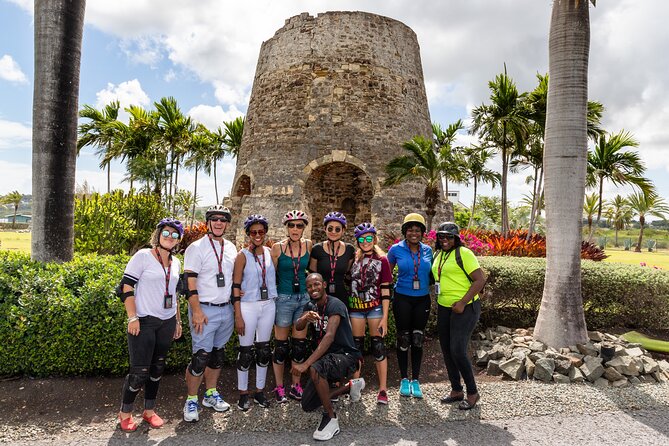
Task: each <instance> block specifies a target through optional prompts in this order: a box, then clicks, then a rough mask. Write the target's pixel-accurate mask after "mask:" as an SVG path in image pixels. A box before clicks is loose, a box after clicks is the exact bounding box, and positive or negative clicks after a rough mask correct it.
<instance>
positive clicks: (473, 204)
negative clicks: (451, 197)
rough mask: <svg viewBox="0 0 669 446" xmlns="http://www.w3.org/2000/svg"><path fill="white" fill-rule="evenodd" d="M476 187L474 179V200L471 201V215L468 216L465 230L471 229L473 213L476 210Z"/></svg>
mask: <svg viewBox="0 0 669 446" xmlns="http://www.w3.org/2000/svg"><path fill="white" fill-rule="evenodd" d="M477 186H478V178H476V177H474V199H473V200H472V214H471V215H470V216H469V223H468V224H467V229H469V228H471V227H472V223H474V211H475V210H476V188H477Z"/></svg>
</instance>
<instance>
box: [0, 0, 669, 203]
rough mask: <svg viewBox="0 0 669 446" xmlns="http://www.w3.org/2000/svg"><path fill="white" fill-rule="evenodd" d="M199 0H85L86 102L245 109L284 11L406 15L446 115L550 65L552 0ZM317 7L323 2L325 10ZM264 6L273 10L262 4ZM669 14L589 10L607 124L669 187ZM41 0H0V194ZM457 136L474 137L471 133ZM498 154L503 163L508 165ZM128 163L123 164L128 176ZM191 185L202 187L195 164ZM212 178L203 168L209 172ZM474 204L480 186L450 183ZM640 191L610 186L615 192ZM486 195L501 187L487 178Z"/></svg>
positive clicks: (26, 159) (650, 6)
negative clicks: (494, 85) (635, 143)
mask: <svg viewBox="0 0 669 446" xmlns="http://www.w3.org/2000/svg"><path fill="white" fill-rule="evenodd" d="M230 3H231V2H221V1H216V0H200V1H198V2H183V1H177V0H163V1H157V0H117V1H114V2H108V1H103V0H88V1H87V11H86V25H85V32H84V45H83V53H82V66H81V86H80V97H79V101H80V105H83V104H91V105H94V106H98V107H99V106H102V105H104V104H105V103H107V102H109V101H111V100H113V99H116V98H118V99H120V100H121V103H122V105H125V106H127V105H129V104H139V105H143V106H145V107H147V108H150V107H151V106H152V103H153V102H154V101H157V100H159V99H160V98H161V97H163V96H174V97H176V98H177V100H178V102H179V104H180V106H181V108H182V110H183V111H184V112H186V113H188V114H190V115H191V116H192V117H193V118H194V119H196V120H198V121H200V122H202V123H204V124H205V125H207V126H209V127H211V128H215V127H217V126H218V125H220V123H221V122H222V121H223V120H230V119H233V118H234V117H236V116H239V115H242V114H243V113H244V112H245V110H246V107H247V104H248V95H249V92H250V89H251V83H252V81H253V74H254V70H255V65H256V62H257V56H258V52H259V49H260V44H261V43H262V42H263V41H264V40H267V39H269V38H270V37H272V35H273V34H274V32H275V31H276V30H277V29H279V28H280V27H282V26H283V24H284V21H285V19H287V18H289V17H291V16H293V15H296V14H299V13H301V12H309V13H310V14H312V15H314V14H317V13H319V12H324V11H330V10H362V11H367V12H372V13H377V14H381V15H386V16H389V17H392V18H395V19H398V20H400V21H402V22H404V23H406V24H407V25H408V26H410V27H412V29H413V30H414V31H415V32H416V34H417V36H418V40H419V44H420V46H421V57H422V62H423V71H424V74H425V81H426V89H427V93H428V102H429V107H430V114H431V118H432V120H433V121H434V122H439V123H441V124H442V125H443V126H446V125H448V124H449V123H452V122H454V121H455V120H457V119H463V120H464V121H465V122H468V117H469V114H470V111H471V109H472V107H474V106H476V105H479V104H481V103H482V102H488V97H489V92H488V90H487V82H488V80H490V79H493V78H494V76H495V75H496V74H498V73H499V72H501V71H502V70H503V64H504V63H506V65H507V68H508V72H509V74H510V75H511V76H512V77H513V78H514V80H515V81H516V83H517V85H518V88H519V89H520V90H521V91H528V90H531V89H533V88H534V86H535V84H536V81H535V74H536V73H537V72H540V73H545V72H546V71H547V66H548V39H547V34H548V27H549V21H550V9H551V5H552V2H551V0H497V1H495V2H490V1H487V0H470V1H467V2H434V1H425V0H413V1H406V0H388V1H385V2H378V1H371V0H358V1H352V0H350V1H347V0H340V1H334V0H333V1H330V0H323V1H319V2H314V1H308V0H294V1H287V0H283V1H277V0H274V1H270V0H247V1H246V2H237V3H236V4H230ZM316 5H317V8H316ZM260 11H262V13H261V12H260ZM667 12H669V5H667V2H664V1H661V0H645V1H643V2H638V1H633V0H620V1H616V2H611V1H608V2H598V7H597V8H591V33H592V36H591V56H590V98H591V99H593V100H598V101H600V102H602V103H603V104H604V105H605V107H606V112H605V116H604V127H605V128H606V129H607V130H609V131H611V132H617V131H619V130H621V129H623V128H624V129H626V130H628V131H630V132H631V133H632V134H633V135H634V136H635V137H636V138H637V139H639V141H640V143H641V145H640V148H639V152H640V153H641V156H642V158H643V160H644V162H645V163H646V165H647V167H648V171H647V176H648V177H650V178H651V179H652V180H653V181H654V182H655V184H656V186H657V188H658V191H659V193H660V195H661V196H663V197H664V198H665V199H669V179H668V177H669V175H668V174H669V156H668V155H669V125H667V124H668V123H669V101H667V99H668V98H669V96H668V94H669V61H668V60H667V58H666V57H665V56H664V55H665V54H666V53H667V49H668V48H667V47H668V44H669V31H668V27H667V26H666V24H665V23H664V18H665V17H666V16H667V14H666V13H667ZM32 22H33V18H32V1H29V0H0V29H2V30H3V36H4V38H3V39H2V40H0V172H1V175H0V194H4V193H7V192H9V191H11V190H19V191H20V192H23V193H30V188H31V180H30V175H31V169H30V163H31V143H30V128H31V125H32V124H31V112H32V88H33V82H32V78H33V67H32V63H33V62H32V61H33V41H32V39H33V27H32ZM458 142H459V143H461V144H468V143H470V142H475V140H474V138H473V137H471V136H469V135H466V134H464V133H463V135H461V136H460V138H459V140H458ZM497 164H499V163H497ZM97 165H98V160H97V159H96V158H95V156H94V155H93V154H92V150H85V151H84V152H82V155H81V156H80V158H79V160H78V164H77V182H78V183H82V182H83V181H84V180H85V181H87V182H88V183H89V184H91V185H92V186H93V187H94V188H95V189H96V190H100V191H104V190H105V189H106V177H105V174H104V173H103V172H100V171H99V170H98V168H97ZM233 174H234V164H233V163H232V162H231V161H230V160H228V161H226V162H224V163H222V165H221V169H220V171H219V181H220V180H221V179H222V181H220V183H219V192H220V193H221V194H223V195H225V194H227V192H228V191H229V188H230V184H231V181H232V176H233ZM527 175H528V173H521V174H517V175H512V176H511V177H510V181H509V197H510V199H511V200H512V201H518V200H520V198H521V197H522V195H523V194H525V193H528V192H529V189H530V187H529V186H527V185H525V183H524V179H525V177H526V176H527ZM122 176H123V168H122V166H120V165H118V164H116V165H114V164H113V165H112V183H114V185H117V186H120V187H126V188H127V184H125V183H120V180H121V178H122ZM180 178H182V180H183V183H182V184H181V186H182V187H191V186H190V185H191V184H192V181H193V176H192V174H188V173H187V174H184V175H183V177H181V174H180ZM201 180H202V178H201ZM200 184H201V186H200V187H199V190H200V192H201V194H202V198H201V203H202V204H207V203H211V202H213V201H214V191H213V179H211V178H206V177H205V178H204V179H203V180H202V183H200ZM450 188H451V189H457V190H460V192H461V201H462V202H463V203H465V204H469V203H470V202H471V198H472V190H471V189H470V188H468V187H466V186H465V185H451V186H450ZM618 192H620V193H622V194H627V193H629V192H631V189H623V190H616V189H614V188H612V187H610V186H609V187H606V188H605V197H611V196H612V195H613V194H615V193H618ZM481 193H483V194H491V193H495V194H497V193H499V189H497V190H495V191H491V190H489V189H486V188H485V187H484V188H483V190H482V191H481Z"/></svg>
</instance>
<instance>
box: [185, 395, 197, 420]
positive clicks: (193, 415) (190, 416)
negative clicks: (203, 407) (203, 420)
mask: <svg viewBox="0 0 669 446" xmlns="http://www.w3.org/2000/svg"><path fill="white" fill-rule="evenodd" d="M199 409H200V405H199V404H198V403H197V401H196V400H186V404H185V405H184V421H187V422H189V423H192V422H195V421H198V420H199V419H200V414H199Z"/></svg>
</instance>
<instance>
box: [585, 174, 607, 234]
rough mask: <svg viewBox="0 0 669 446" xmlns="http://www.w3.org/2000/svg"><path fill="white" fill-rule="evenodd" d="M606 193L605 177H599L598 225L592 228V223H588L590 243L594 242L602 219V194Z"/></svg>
mask: <svg viewBox="0 0 669 446" xmlns="http://www.w3.org/2000/svg"><path fill="white" fill-rule="evenodd" d="M603 191H604V177H602V176H600V177H599V198H598V199H597V200H598V204H597V224H596V225H595V226H592V223H590V222H588V223H589V225H588V229H589V232H588V243H590V242H592V236H593V234H594V233H595V228H597V227H599V220H600V219H601V218H602V193H603Z"/></svg>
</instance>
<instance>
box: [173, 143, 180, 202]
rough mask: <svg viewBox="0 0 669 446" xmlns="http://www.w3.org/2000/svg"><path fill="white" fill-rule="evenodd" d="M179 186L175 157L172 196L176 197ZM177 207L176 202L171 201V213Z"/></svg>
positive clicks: (177, 164) (177, 165)
mask: <svg viewBox="0 0 669 446" xmlns="http://www.w3.org/2000/svg"><path fill="white" fill-rule="evenodd" d="M178 184H179V156H177V162H176V167H175V169H174V196H176V195H177V189H178ZM176 207H177V203H176V200H172V213H174V212H175V210H176Z"/></svg>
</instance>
